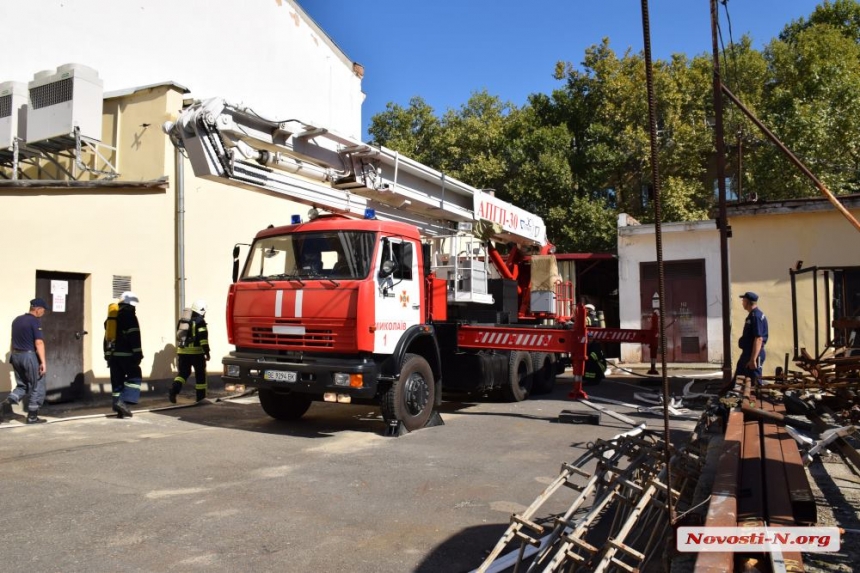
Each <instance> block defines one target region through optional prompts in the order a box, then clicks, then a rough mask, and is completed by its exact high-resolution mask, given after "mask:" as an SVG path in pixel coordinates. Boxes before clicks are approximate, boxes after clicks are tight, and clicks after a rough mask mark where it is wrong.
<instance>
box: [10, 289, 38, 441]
mask: <svg viewBox="0 0 860 573" xmlns="http://www.w3.org/2000/svg"><path fill="white" fill-rule="evenodd" d="M47 306H48V305H47V304H45V301H44V300H43V299H41V298H34V299H33V300H31V301H30V312H28V313H26V314H22V315H21V316H19V317H17V318H16V319H15V320H13V321H12V354H11V356H10V358H9V362H10V363H11V364H12V368H13V370H15V381H16V385H15V389H14V390H12V393H11V394H9V395H8V396H7V397H6V399H5V400H3V402H0V423H2V422H4V421H5V418H7V417H9V416H11V415H12V405H13V404H18V403H20V402H21V400H22V399H23V398H24V396H29V397H30V399H29V400H28V401H27V423H28V424H38V423H40V422H44V421H45V420H43V419H42V418H40V417H39V408H41V407H42V403H43V402H44V401H45V372H46V371H47V363H46V362H45V339H44V336H43V335H42V317H43V316H44V315H45V309H46V308H47Z"/></svg>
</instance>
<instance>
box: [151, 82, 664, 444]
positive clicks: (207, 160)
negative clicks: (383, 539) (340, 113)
mask: <svg viewBox="0 0 860 573" xmlns="http://www.w3.org/2000/svg"><path fill="white" fill-rule="evenodd" d="M164 129H165V132H166V133H167V134H168V135H169V136H170V138H171V140H172V141H173V142H174V144H175V145H177V146H179V147H181V148H182V149H184V150H185V153H186V154H187V155H188V157H189V159H190V162H191V166H192V169H193V170H194V173H195V174H196V175H197V176H199V177H204V178H210V179H215V180H218V181H222V182H225V183H228V184H231V185H236V186H240V187H246V188H249V189H264V190H266V191H268V192H271V193H281V194H284V195H285V196H286V197H288V198H289V199H291V200H293V201H294V202H296V203H299V204H304V205H307V206H309V207H311V209H310V210H309V212H308V213H307V215H306V216H303V215H301V214H296V215H293V216H292V219H291V221H290V224H288V225H284V226H280V227H271V228H268V229H264V230H261V231H260V232H259V233H257V236H256V237H255V238H254V240H253V242H252V243H251V246H250V250H249V253H248V255H247V257H246V259H245V262H244V265H241V268H240V264H239V262H240V253H241V252H240V249H239V247H238V246H237V247H236V248H235V249H234V269H233V284H232V285H231V286H230V289H229V297H228V305H227V332H228V336H229V341H230V343H231V344H232V345H234V346H235V350H234V351H232V352H230V354H229V355H228V356H226V357H224V359H223V361H222V362H223V366H224V372H223V375H224V380H225V381H228V382H235V383H241V384H245V385H246V386H249V387H253V388H257V389H258V391H259V397H260V403H261V405H262V407H263V409H264V410H265V412H266V413H267V414H269V415H270V416H272V417H274V418H277V419H286V420H292V419H298V418H300V417H301V416H302V415H304V413H305V412H306V411H307V410H308V408H309V407H310V406H311V404H312V403H313V402H314V401H327V402H338V403H372V404H378V405H379V406H380V407H381V410H382V414H383V417H384V418H385V419H386V421H388V422H389V425H390V426H389V427H390V428H391V431H392V432H397V433H400V432H402V431H411V430H415V429H418V428H421V427H424V426H426V425H433V424H436V423H439V422H440V418H439V417H438V414H436V413H435V407H436V406H438V405H439V404H440V401H441V399H442V395H443V392H444V393H445V394H446V395H447V394H450V393H477V394H485V393H490V392H499V393H501V394H502V395H503V396H504V397H505V398H506V399H508V400H511V401H520V400H524V399H526V398H527V397H528V396H529V394H530V393H532V392H548V391H550V390H551V389H552V387H553V386H554V384H555V376H556V374H557V373H558V372H559V371H561V370H562V369H563V366H564V365H565V364H567V363H571V362H572V365H573V371H574V379H575V381H576V386H575V393H574V395H573V397H577V396H582V397H584V396H585V395H584V393H583V392H582V391H581V376H582V374H583V368H584V360H585V356H586V353H585V347H586V343H587V341H588V340H589V338H590V339H591V340H611V341H613V342H631V343H639V344H649V345H651V347H652V356H654V355H655V354H656V352H654V350H656V342H657V330H656V323H655V324H654V325H653V327H652V328H651V329H648V330H621V329H588V330H587V329H586V327H585V310H584V308H583V307H582V306H581V305H573V304H571V303H572V294H571V292H572V289H570V288H569V287H568V288H564V285H563V283H561V281H560V280H559V279H558V276H557V270H556V267H555V260H554V257H553V255H552V251H553V248H552V246H551V245H550V244H549V243H548V242H547V239H546V231H545V227H544V224H543V220H542V219H541V218H540V217H538V216H536V215H534V214H531V213H528V212H526V211H524V210H522V209H519V208H517V207H516V206H514V205H511V204H509V203H506V202H504V201H501V200H499V199H498V198H496V197H495V196H494V194H493V193H491V192H487V191H483V190H480V189H476V188H473V187H470V186H469V185H467V184H465V183H463V182H461V181H458V180H456V179H453V178H450V177H447V176H446V175H444V174H442V173H440V172H438V171H435V170H433V169H431V168H428V167H427V166H424V165H422V164H420V163H417V162H415V161H413V160H410V159H408V158H406V157H403V156H401V155H400V154H398V153H397V152H394V151H392V150H389V149H386V148H384V147H373V146H370V145H367V144H364V143H361V142H358V141H354V140H351V139H349V138H346V137H342V136H339V135H337V134H334V133H331V132H329V131H328V130H327V129H324V128H320V127H318V126H314V125H308V124H305V123H302V122H298V121H294V120H293V121H289V122H277V121H271V120H267V119H264V118H262V117H260V116H259V115H258V114H256V113H254V112H253V111H252V110H249V109H246V108H241V107H237V106H234V105H230V104H228V103H226V102H224V101H223V100H218V99H213V100H207V101H203V102H196V103H194V104H192V105H190V106H189V107H187V108H186V109H184V110H183V111H182V113H181V114H180V116H179V118H178V120H177V121H176V122H175V123H168V124H165V126H164ZM497 244H499V245H502V244H503V245H504V249H505V250H506V253H505V254H502V253H500V251H499V250H497V249H496V245H497ZM564 309H573V310H564ZM571 314H574V315H576V316H570V315H571ZM576 392H579V394H577V393H576Z"/></svg>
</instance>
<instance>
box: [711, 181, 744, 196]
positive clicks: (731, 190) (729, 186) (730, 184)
mask: <svg viewBox="0 0 860 573" xmlns="http://www.w3.org/2000/svg"><path fill="white" fill-rule="evenodd" d="M725 181H726V201H737V200H738V194H737V192H736V191H735V186H734V181H733V180H732V178H731V177H726V179H725ZM714 199H716V200H717V201H719V200H720V180H719V179H714Z"/></svg>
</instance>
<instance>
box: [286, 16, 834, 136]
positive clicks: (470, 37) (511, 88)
mask: <svg viewBox="0 0 860 573" xmlns="http://www.w3.org/2000/svg"><path fill="white" fill-rule="evenodd" d="M298 2H299V4H300V5H301V6H302V8H304V9H305V11H306V12H307V13H308V14H310V16H311V17H312V18H313V19H314V20H316V22H317V23H318V24H319V25H320V26H321V27H322V28H323V30H325V31H326V33H328V35H329V36H330V37H331V38H332V40H333V41H334V42H335V43H336V44H337V45H338V46H340V48H341V49H342V50H343V51H344V52H345V53H346V55H347V56H348V57H349V58H351V59H352V60H353V61H356V62H358V63H360V64H362V65H363V66H364V71H365V73H364V80H363V81H362V87H363V89H364V93H365V94H366V95H367V97H366V99H365V101H364V105H363V106H362V123H363V126H364V130H365V133H364V134H363V138H364V139H369V138H368V137H367V134H366V129H367V126H368V125H369V124H370V118H371V117H372V116H373V115H374V114H377V113H379V112H382V111H384V110H385V105H386V104H387V103H388V102H394V103H397V104H400V105H402V106H406V105H408V103H409V99H410V98H411V97H413V96H416V95H417V96H421V97H423V98H424V100H425V101H426V102H427V103H428V104H429V105H430V106H432V107H433V108H434V110H435V111H436V114H437V115H442V113H444V112H445V111H446V110H447V109H449V108H454V109H457V108H459V107H460V106H461V105H463V104H464V103H465V102H466V101H467V100H468V99H469V96H470V95H471V94H472V93H473V92H476V91H481V90H487V92H489V93H490V94H492V95H496V96H499V97H500V98H501V99H502V100H504V101H509V102H511V103H513V104H515V105H517V106H522V105H523V104H524V103H526V99H527V97H528V95H529V94H532V93H550V92H551V91H552V90H553V89H557V88H559V87H561V86H562V83H561V82H559V81H557V80H555V79H553V77H552V73H553V69H554V67H555V63H556V62H557V61H559V60H562V61H567V62H573V63H575V64H579V63H580V62H581V61H582V59H583V55H584V54H585V49H586V48H587V47H588V46H591V45H593V44H597V43H599V42H600V41H601V39H602V38H603V37H608V38H609V39H610V42H611V43H610V45H611V46H612V48H613V49H614V50H615V51H616V52H617V53H623V52H624V51H625V50H626V49H627V48H631V49H632V50H633V51H634V52H639V51H641V50H642V46H643V39H642V12H641V1H638V2H637V1H635V0H590V1H588V2H584V1H582V0H554V1H552V0H530V1H527V2H526V1H523V0H431V1H419V0H359V1H353V0H298ZM819 3H821V2H819V1H815V0H729V2H728V13H729V16H730V18H731V26H732V37H733V38H734V39H735V40H737V39H738V38H740V36H741V35H742V34H744V33H747V34H749V35H750V36H751V37H752V39H753V45H754V46H755V47H757V48H761V47H763V46H764V45H765V44H766V43H767V42H768V41H769V40H770V39H771V38H773V37H775V36H776V35H777V34H779V32H780V31H781V30H782V28H783V26H784V25H785V24H787V23H789V22H791V21H792V20H794V19H797V18H799V17H806V16H808V15H809V14H810V13H812V11H813V9H814V8H815V6H816V5H817V4H819ZM649 8H650V22H651V46H652V56H653V58H654V59H659V58H667V57H669V56H670V55H671V54H673V53H685V54H687V55H690V56H694V55H698V54H703V53H710V51H711V25H710V0H650V1H649ZM720 19H721V26H722V29H723V37H724V41H725V43H726V44H728V41H729V33H728V23H727V21H726V17H725V9H724V8H723V7H722V6H720ZM643 96H644V94H643Z"/></svg>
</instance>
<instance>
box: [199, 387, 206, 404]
mask: <svg viewBox="0 0 860 573" xmlns="http://www.w3.org/2000/svg"><path fill="white" fill-rule="evenodd" d="M205 399H206V390H197V401H198V402H200V401H202V400H205Z"/></svg>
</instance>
